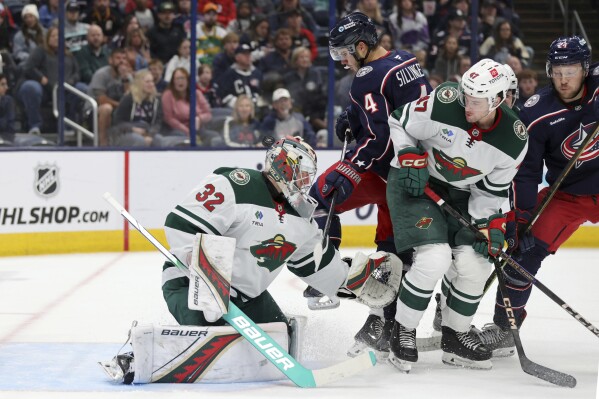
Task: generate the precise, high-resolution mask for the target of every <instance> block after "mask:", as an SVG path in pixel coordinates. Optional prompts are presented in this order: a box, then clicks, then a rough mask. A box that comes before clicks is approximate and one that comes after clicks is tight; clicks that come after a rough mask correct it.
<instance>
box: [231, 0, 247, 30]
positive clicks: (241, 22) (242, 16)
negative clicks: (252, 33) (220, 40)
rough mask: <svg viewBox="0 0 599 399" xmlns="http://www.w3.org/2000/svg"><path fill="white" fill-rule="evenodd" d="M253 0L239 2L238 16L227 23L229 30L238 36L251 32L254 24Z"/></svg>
mask: <svg viewBox="0 0 599 399" xmlns="http://www.w3.org/2000/svg"><path fill="white" fill-rule="evenodd" d="M252 14H253V11H252V2H251V1H249V0H241V1H240V2H239V4H237V17H236V18H235V19H233V20H231V22H229V24H228V25H227V30H228V31H229V32H233V33H236V34H237V35H238V36H241V35H243V34H244V33H247V32H249V30H250V25H251V24H252Z"/></svg>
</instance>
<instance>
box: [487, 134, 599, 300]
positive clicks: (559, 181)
mask: <svg viewBox="0 0 599 399" xmlns="http://www.w3.org/2000/svg"><path fill="white" fill-rule="evenodd" d="M598 132H599V123H598V124H597V127H596V128H595V130H594V131H593V133H592V134H589V135H587V136H586V137H585V139H584V141H583V142H582V143H581V144H580V145H579V146H578V149H577V150H576V152H575V153H574V155H572V158H570V160H569V161H568V163H567V164H566V166H565V167H564V169H563V170H562V171H561V173H560V174H559V176H558V177H557V178H556V179H555V181H554V182H553V184H552V185H551V188H550V189H549V191H547V193H546V194H545V196H544V197H543V200H542V201H541V202H540V203H539V205H538V206H537V207H536V209H535V211H534V213H533V215H532V217H531V219H530V221H529V222H528V223H527V224H526V226H525V227H524V228H522V229H519V231H517V232H516V234H519V235H521V234H526V233H528V232H529V231H530V230H531V229H532V226H533V225H534V224H535V223H536V221H537V219H539V216H541V213H543V211H544V210H545V208H547V205H548V204H549V201H551V199H552V198H553V196H554V195H555V193H556V192H557V190H558V189H559V187H560V186H561V185H562V183H563V181H564V180H566V177H567V176H568V174H569V173H570V171H571V170H572V168H573V167H574V165H575V164H576V162H578V158H580V156H581V155H582V153H583V152H584V151H585V150H586V149H587V147H588V146H589V145H590V144H591V143H592V142H593V140H594V139H595V137H596V136H597V133H598ZM512 252H513V250H512V251H508V255H511V254H512ZM504 266H505V262H503V263H502V264H501V266H500V268H501V269H503V267H504ZM496 271H497V269H495V270H493V272H492V273H491V275H490V276H489V278H488V279H487V282H486V283H485V290H484V291H483V294H484V293H486V292H487V290H488V289H489V288H490V287H491V285H492V284H493V282H494V281H495V277H497V274H496Z"/></svg>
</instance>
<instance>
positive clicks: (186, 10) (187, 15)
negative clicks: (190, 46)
mask: <svg viewBox="0 0 599 399" xmlns="http://www.w3.org/2000/svg"><path fill="white" fill-rule="evenodd" d="M190 21H191V0H177V16H176V17H175V19H174V20H173V24H175V25H179V26H181V27H183V30H184V31H185V34H186V35H187V37H189V36H190V32H191V22H190Z"/></svg>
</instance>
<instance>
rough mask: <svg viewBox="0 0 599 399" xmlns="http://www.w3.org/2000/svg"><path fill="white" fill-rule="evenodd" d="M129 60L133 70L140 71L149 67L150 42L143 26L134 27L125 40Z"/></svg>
mask: <svg viewBox="0 0 599 399" xmlns="http://www.w3.org/2000/svg"><path fill="white" fill-rule="evenodd" d="M125 51H126V52H127V60H128V61H129V63H130V64H131V66H132V67H133V70H135V71H139V70H140V69H145V68H147V67H148V64H149V62H150V60H151V59H152V58H151V57H150V44H149V43H148V39H147V38H146V35H145V34H144V31H143V30H142V29H141V28H137V29H133V30H132V31H130V32H129V33H128V34H127V40H126V42H125Z"/></svg>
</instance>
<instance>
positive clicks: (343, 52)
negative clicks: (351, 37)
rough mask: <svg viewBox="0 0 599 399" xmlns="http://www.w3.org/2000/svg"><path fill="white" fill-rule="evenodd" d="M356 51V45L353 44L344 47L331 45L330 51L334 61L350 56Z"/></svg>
mask: <svg viewBox="0 0 599 399" xmlns="http://www.w3.org/2000/svg"><path fill="white" fill-rule="evenodd" d="M355 52H356V46H355V45H354V44H351V45H349V46H343V47H329V53H331V58H332V59H333V60H334V61H341V60H344V59H346V58H347V57H349V56H350V55H351V54H354V53H355Z"/></svg>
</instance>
